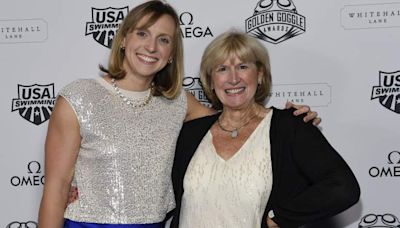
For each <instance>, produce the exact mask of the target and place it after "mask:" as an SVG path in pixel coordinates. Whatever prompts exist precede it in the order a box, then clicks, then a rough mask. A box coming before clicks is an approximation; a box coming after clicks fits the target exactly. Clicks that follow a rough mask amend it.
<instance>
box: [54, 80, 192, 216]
mask: <svg viewBox="0 0 400 228" xmlns="http://www.w3.org/2000/svg"><path fill="white" fill-rule="evenodd" d="M59 95H60V96H62V97H64V98H65V99H66V100H67V101H68V102H69V103H70V105H71V107H72V108H73V110H74V111H75V113H76V116H77V119H78V122H79V125H80V134H81V146H80V150H79V154H78V158H77V161H76V164H75V173H74V177H73V185H74V186H77V188H78V190H79V199H78V200H76V201H75V202H73V203H71V204H69V205H68V207H67V208H66V211H65V214H64V217H65V218H68V219H71V220H74V221H79V222H92V223H110V224H142V223H156V222H160V221H162V220H163V219H164V218H165V215H166V213H167V212H168V211H170V210H172V209H173V208H174V207H175V202H174V195H173V189H172V181H171V169H172V163H173V158H174V151H175V144H176V141H177V138H178V135H179V131H180V129H181V127H182V124H183V121H184V119H185V116H186V111H187V100H186V94H185V92H184V91H183V90H182V91H181V92H180V94H179V96H178V97H177V98H176V99H172V100H169V99H166V98H164V97H161V96H158V97H153V98H152V99H151V101H150V103H149V104H147V105H145V106H144V107H140V108H133V107H132V106H130V105H128V104H126V103H125V102H124V101H123V100H122V99H121V98H120V97H119V96H117V95H116V94H115V92H114V91H110V90H109V89H107V88H105V87H104V86H103V85H101V84H100V83H99V82H98V81H96V80H95V79H80V80H76V81H74V82H72V83H71V84H69V85H67V86H65V87H64V88H63V89H62V90H61V91H60V92H59Z"/></svg>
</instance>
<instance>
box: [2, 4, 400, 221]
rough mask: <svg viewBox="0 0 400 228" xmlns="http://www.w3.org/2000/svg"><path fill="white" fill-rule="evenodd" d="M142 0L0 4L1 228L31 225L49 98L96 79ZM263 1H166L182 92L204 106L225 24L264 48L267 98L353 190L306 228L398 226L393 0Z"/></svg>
mask: <svg viewBox="0 0 400 228" xmlns="http://www.w3.org/2000/svg"><path fill="white" fill-rule="evenodd" d="M141 2H142V0H130V1H127V0H114V1H106V0H96V1H93V0H92V1H82V0H70V1H53V0H38V1H28V0H19V1H15V0H2V1H1V3H0V6H1V7H0V50H1V51H0V64H1V71H2V73H1V91H0V93H1V96H0V112H1V129H0V138H1V140H2V141H1V144H2V149H1V152H0V167H1V172H0V184H1V188H0V200H1V203H0V207H1V213H0V227H14V226H15V227H25V226H26V227H37V225H36V222H37V213H38V207H39V202H40V198H41V192H42V187H43V183H44V162H43V161H44V152H43V144H44V140H45V134H46V130H47V124H48V119H49V115H50V114H51V111H52V108H53V106H54V101H55V96H56V95H57V93H58V91H59V90H60V89H61V88H62V87H63V86H64V85H66V84H67V83H69V82H71V81H73V80H75V79H77V78H94V77H98V75H99V70H98V64H99V63H103V64H105V63H106V60H107V57H108V54H109V50H110V49H109V47H110V44H111V41H112V39H113V36H114V34H115V31H116V29H117V28H118V25H119V23H120V22H121V20H122V19H123V18H124V16H125V15H126V14H127V12H128V10H129V9H132V8H133V7H134V6H135V5H137V4H138V3H141ZM269 2H271V0H269V1H268V0H266V1H261V2H259V1H258V0H248V1H239V0H218V1H212V0H202V1H196V0H177V1H172V0H171V1H170V4H171V5H173V6H174V7H176V9H177V11H178V12H179V14H180V20H181V32H182V37H183V39H184V45H185V80H184V82H183V83H184V86H185V88H186V89H187V90H190V91H191V92H192V93H193V94H194V95H195V96H196V98H198V99H199V100H200V101H201V102H203V103H205V104H207V100H206V98H205V96H204V94H203V91H202V90H201V88H200V85H199V81H198V71H199V62H200V57H201V54H202V52H203V49H204V47H205V46H206V45H207V44H208V43H209V42H210V41H211V40H212V39H213V38H214V37H215V36H217V35H218V34H220V33H221V32H223V31H226V30H227V29H231V28H235V29H239V30H243V31H246V32H247V33H249V34H251V35H253V36H255V37H257V38H258V39H260V41H261V42H262V43H263V44H264V45H265V46H266V47H267V48H268V50H269V52H270V55H271V63H272V75H273V91H272V93H271V98H270V101H269V103H268V104H267V105H274V106H277V107H283V105H284V103H285V101H286V100H290V101H293V102H295V103H298V104H303V103H304V104H308V105H310V106H311V107H312V109H313V110H315V111H317V112H318V113H319V116H320V117H322V119H323V121H322V124H321V130H322V131H323V133H324V135H325V136H326V137H327V138H328V139H329V141H330V142H331V144H332V145H334V147H335V148H336V149H337V150H338V151H339V152H340V154H341V155H342V156H343V157H344V159H345V160H346V161H347V162H348V163H349V165H350V166H351V167H352V169H353V170H354V172H355V175H356V176H357V178H358V181H359V183H360V185H361V189H362V194H361V200H360V202H359V203H358V204H357V205H355V206H354V207H352V208H351V209H349V210H347V211H345V212H344V213H342V214H340V215H339V216H336V217H335V218H333V219H331V220H329V221H324V222H323V223H318V224H315V225H314V227H353V228H356V227H378V226H379V227H392V226H390V225H393V226H394V225H399V219H398V218H400V207H399V203H400V200H399V195H398V191H399V189H400V181H399V177H400V152H399V151H400V140H399V135H400V127H399V126H400V62H399V57H400V56H399V53H400V42H399V40H400V1H398V0H397V1H396V0H390V1H389V0H380V1H374V0H335V1H319V0H279V1H278V0H273V1H272V6H271V7H265V6H266V5H268V4H269ZM263 6H264V7H263ZM322 224H323V225H322ZM368 225H370V226H368ZM371 225H372V226H371Z"/></svg>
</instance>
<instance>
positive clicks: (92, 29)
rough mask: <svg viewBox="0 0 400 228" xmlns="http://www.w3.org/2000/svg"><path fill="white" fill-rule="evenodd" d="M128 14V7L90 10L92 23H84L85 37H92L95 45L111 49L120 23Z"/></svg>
mask: <svg viewBox="0 0 400 228" xmlns="http://www.w3.org/2000/svg"><path fill="white" fill-rule="evenodd" d="M128 12H129V8H128V6H125V7H123V8H113V7H108V8H104V9H98V8H92V21H91V22H86V33H85V36H88V35H92V37H93V39H94V40H95V41H96V42H97V43H99V44H101V45H103V46H104V47H107V48H111V44H112V41H113V39H114V36H115V35H116V33H117V30H118V28H119V26H120V23H121V22H122V21H123V20H124V18H125V16H126V15H128Z"/></svg>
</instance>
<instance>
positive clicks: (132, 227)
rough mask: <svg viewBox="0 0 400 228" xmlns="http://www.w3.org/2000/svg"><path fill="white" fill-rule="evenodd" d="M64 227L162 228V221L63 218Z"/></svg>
mask: <svg viewBox="0 0 400 228" xmlns="http://www.w3.org/2000/svg"><path fill="white" fill-rule="evenodd" d="M64 228H164V223H162V222H161V223H151V224H100V223H88V222H74V221H71V220H69V219H65V222H64Z"/></svg>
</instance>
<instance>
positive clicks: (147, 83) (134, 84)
mask: <svg viewBox="0 0 400 228" xmlns="http://www.w3.org/2000/svg"><path fill="white" fill-rule="evenodd" d="M105 79H106V80H107V81H108V82H110V81H111V78H110V77H109V76H105ZM152 80H153V77H150V78H148V79H144V80H140V79H137V78H136V77H134V76H132V75H128V74H127V75H126V76H125V77H124V78H123V79H119V80H117V83H118V87H119V88H120V89H123V90H128V91H135V92H142V91H146V90H148V89H149V88H150V87H151V83H152Z"/></svg>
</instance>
